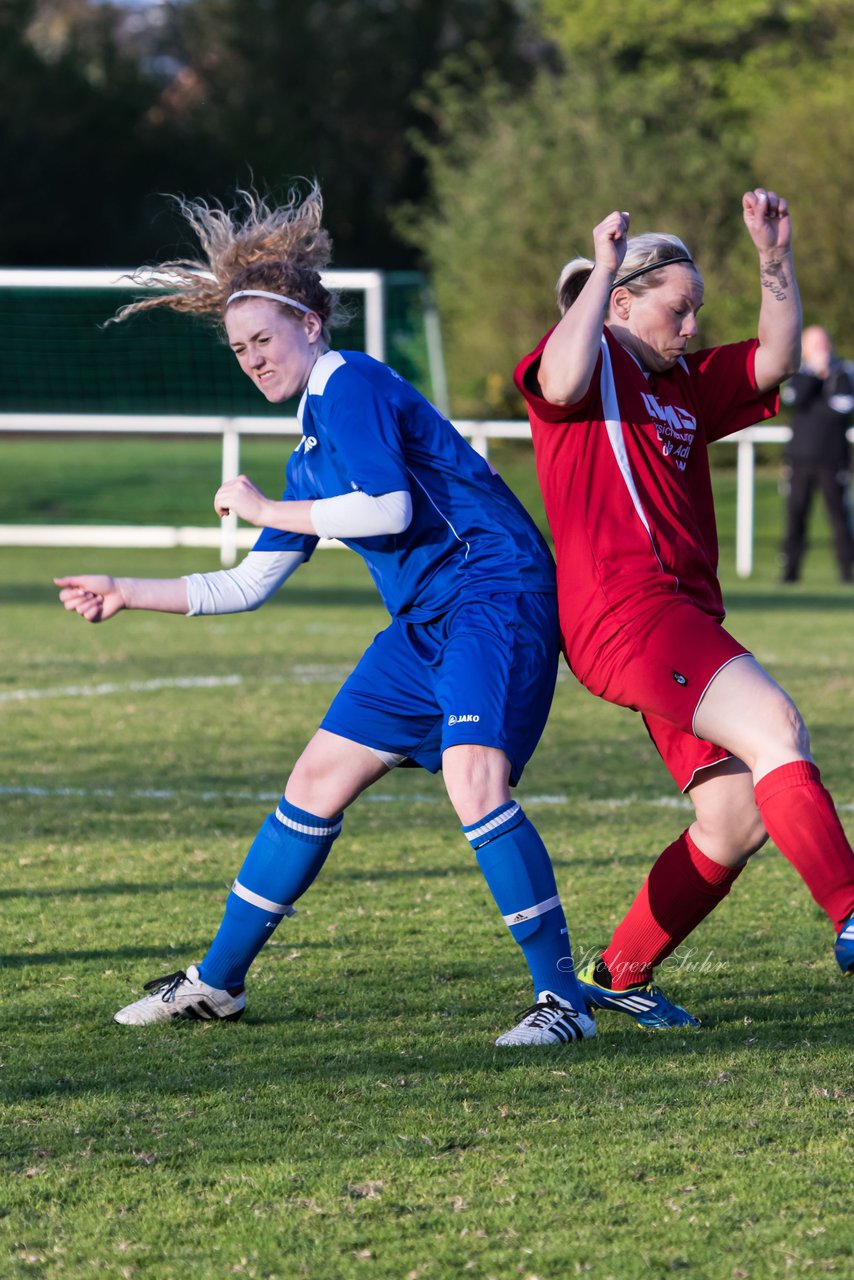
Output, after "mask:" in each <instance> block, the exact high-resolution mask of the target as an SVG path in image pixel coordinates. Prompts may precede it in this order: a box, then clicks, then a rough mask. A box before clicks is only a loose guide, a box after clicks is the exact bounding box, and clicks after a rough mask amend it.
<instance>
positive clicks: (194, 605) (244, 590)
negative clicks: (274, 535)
mask: <svg viewBox="0 0 854 1280" xmlns="http://www.w3.org/2000/svg"><path fill="white" fill-rule="evenodd" d="M304 560H305V556H304V555H303V553H302V552H301V551H250V552H249V554H248V555H247V556H246V558H245V559H244V560H241V562H240V564H238V565H235V567H234V568H233V569H219V570H217V571H216V572H215V573H188V574H186V575H185V576H184V581H185V582H186V584H187V603H188V605H189V608H188V609H187V617H188V618H193V617H196V616H198V615H200V614H211V613H244V612H247V611H249V610H252V609H257V608H258V607H259V605H262V604H263V603H264V601H265V600H269V598H270V596H271V595H272V594H273V592H274V591H278V589H279V587H280V586H281V585H282V583H283V582H285V581H286V579H287V578H289V577H290V576H291V574H292V573H293V571H294V570H295V569H296V568H298V567H299V566H300V565H301V564H302V562H303V561H304Z"/></svg>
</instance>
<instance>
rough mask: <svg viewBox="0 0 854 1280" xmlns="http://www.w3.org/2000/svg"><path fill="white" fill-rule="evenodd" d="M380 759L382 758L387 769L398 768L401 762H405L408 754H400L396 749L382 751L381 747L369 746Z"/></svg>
mask: <svg viewBox="0 0 854 1280" xmlns="http://www.w3.org/2000/svg"><path fill="white" fill-rule="evenodd" d="M368 750H369V751H371V752H373V754H374V755H375V756H376V757H377V759H378V760H381V761H382V762H383V764H384V765H385V766H386V768H387V769H396V768H397V766H398V765H399V764H403V762H404V760H405V759H406V756H402V755H398V753H397V752H396V751H381V750H380V748H379V747H368Z"/></svg>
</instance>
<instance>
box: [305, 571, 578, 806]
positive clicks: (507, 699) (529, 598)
mask: <svg viewBox="0 0 854 1280" xmlns="http://www.w3.org/2000/svg"><path fill="white" fill-rule="evenodd" d="M558 652H559V631H558V620H557V601H556V599H555V597H554V596H553V595H548V594H545V593H530V594H529V593H525V594H514V593H501V594H496V595H494V596H491V597H489V598H488V599H483V600H466V601H464V602H462V603H461V604H459V605H458V606H457V607H456V608H455V609H453V610H451V611H450V612H448V613H445V614H443V615H442V616H441V617H440V618H434V619H433V620H432V621H430V622H406V621H405V620H403V619H401V618H395V619H394V620H393V621H392V623H391V624H390V626H388V627H387V628H386V629H385V631H381V632H380V634H379V635H378V636H377V637H376V639H375V640H374V641H373V643H372V644H371V646H370V648H369V649H368V650H367V651H366V653H365V654H364V656H363V657H362V658H361V660H360V661H359V664H358V666H357V667H356V669H355V671H354V672H353V674H352V675H351V676H350V677H349V679H348V680H346V681H345V683H344V685H343V686H342V687H341V689H340V690H339V692H338V694H337V695H336V697H335V699H334V701H333V703H332V706H331V707H330V708H329V710H328V711H327V713H326V715H325V716H324V718H323V721H322V723H321V726H320V727H321V728H322V729H326V730H327V731H328V732H329V733H336V734H338V735H339V736H340V737H342V738H349V739H350V740H351V741H353V742H360V743H362V745H363V746H366V747H371V748H373V749H374V750H375V751H382V752H384V753H388V754H391V755H399V756H403V757H405V759H406V760H407V761H411V762H414V763H415V764H417V765H420V766H421V767H422V768H424V769H429V771H430V772H431V773H436V772H438V770H439V769H440V768H441V766H442V752H443V751H444V750H445V749H446V748H447V747H453V746H458V745H459V744H461V743H477V744H478V745H480V746H484V747H497V748H498V750H499V751H503V752H504V754H505V755H506V756H507V758H508V760H509V761H510V781H511V783H512V784H514V785H515V784H516V783H517V782H518V781H519V779H520V778H521V776H522V770H523V769H524V767H525V765H526V764H527V762H528V760H529V759H530V757H531V756H532V755H533V752H534V748H535V747H536V745H537V743H538V742H539V740H540V736H541V734H542V732H543V729H544V728H545V724H546V720H547V718H548V714H549V709H550V707H551V703H552V697H553V695H554V687H555V679H556V677H557V663H558Z"/></svg>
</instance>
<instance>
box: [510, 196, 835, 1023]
mask: <svg viewBox="0 0 854 1280" xmlns="http://www.w3.org/2000/svg"><path fill="white" fill-rule="evenodd" d="M742 205H743V212H744V221H745V225H746V227H747V231H748V233H749V235H750V238H751V240H752V241H753V244H754V245H755V247H756V250H757V253H758V256H759V280H760V285H761V305H760V310H759V327H758V336H757V337H756V338H753V339H751V340H749V341H747V342H738V343H732V344H729V345H726V346H721V347H715V348H713V349H710V350H705V351H697V352H694V353H691V354H689V353H688V351H687V346H688V343H689V342H690V341H691V339H692V338H694V337H696V335H697V313H698V311H699V310H700V307H701V306H702V305H703V280H702V276H701V275H700V272H699V270H698V268H697V267H696V265H695V264H694V261H693V259H692V257H691V254H690V253H689V252H688V250H687V249H686V248H685V245H684V244H683V243H682V242H681V241H680V240H678V239H677V238H676V237H675V236H669V235H660V234H649V235H642V236H633V237H629V236H628V228H629V215H628V214H627V213H621V212H618V211H615V212H613V213H611V214H609V215H608V217H607V218H605V219H604V220H603V221H602V222H601V223H600V224H599V225H598V226H597V227H596V228H595V230H594V232H593V242H594V246H595V256H594V259H593V260H590V259H584V258H581V259H574V260H573V261H572V262H570V263H568V264H567V266H566V267H565V268H564V270H563V272H562V273H561V277H560V280H559V282H558V301H559V306H560V310H561V313H562V319H561V320H560V321H559V323H558V324H557V325H556V326H555V327H554V329H552V330H551V332H550V333H548V334H547V335H546V336H545V338H543V340H542V342H540V344H539V345H538V347H537V348H536V350H535V351H533V352H532V353H531V354H530V355H529V356H526V357H525V359H524V360H522V361H521V363H520V364H519V366H518V368H517V370H516V384H517V386H518V388H519V390H520V391H521V392H522V394H523V396H524V397H525V400H526V402H527V405H528V412H529V415H530V419H531V426H532V432H533V439H534V449H535V453H536V459H537V473H538V476H539V481H540V487H541V489H542V492H543V499H544V502H545V507H546V513H547V515H548V519H549V524H550V526H551V530H552V534H553V536H554V540H555V552H556V557H557V572H558V593H559V602H560V618H561V632H562V638H563V647H564V652H565V654H566V658H567V661H568V662H569V665H570V667H571V668H572V670H573V671H574V673H575V674H576V676H577V677H578V679H579V680H580V681H581V682H582V684H584V685H585V686H586V687H587V688H588V689H589V690H590V691H591V692H592V693H595V694H597V695H598V696H599V697H602V698H605V699H606V700H607V701H609V702H614V703H617V704H618V705H619V706H625V707H630V708H632V709H633V710H636V711H640V712H641V713H642V714H643V718H644V722H645V724H646V727H647V730H648V731H649V734H650V737H651V738H652V740H653V742H654V743H655V746H656V747H657V749H658V751H659V752H660V754H661V756H662V758H663V760H664V762H665V764H666V765H667V767H668V769H669V770H670V773H671V774H672V776H673V778H674V779H675V781H676V783H677V785H678V786H679V788H680V790H682V791H684V792H687V794H688V795H689V796H690V799H691V801H692V803H693V806H694V821H693V822H692V823H691V825H690V827H689V828H688V829H687V831H685V832H683V833H682V835H681V836H679V838H678V839H677V840H675V841H674V842H673V844H671V845H670V846H669V847H668V848H667V849H665V850H664V852H663V853H662V854H661V855H660V856H659V857H658V859H657V861H656V862H655V864H654V866H653V868H652V870H651V872H650V874H649V876H648V877H647V880H646V882H645V884H644V885H643V887H642V889H641V891H640V893H639V894H638V896H637V898H636V899H635V901H634V903H633V904H632V906H631V908H630V909H629V912H628V914H627V915H626V917H625V918H624V919H623V921H622V922H621V923H620V924H619V925H618V927H617V929H616V931H615V933H614V936H613V938H612V939H611V942H610V944H609V945H608V947H607V948H606V949H605V951H604V952H603V953H602V956H601V957H600V958H599V959H598V960H594V961H593V962H592V963H591V964H590V965H589V966H588V967H587V968H586V969H585V970H584V972H583V973H582V975H581V978H582V986H583V989H584V992H585V996H586V998H587V999H588V1002H589V1004H590V1005H591V1006H592V1007H593V1008H602V1009H618V1010H622V1011H623V1012H626V1013H628V1014H630V1015H631V1016H632V1017H634V1018H635V1019H636V1020H637V1021H638V1022H640V1023H641V1024H643V1025H645V1026H650V1027H665V1026H684V1025H693V1024H695V1023H696V1021H697V1019H695V1018H694V1017H692V1015H691V1014H689V1013H687V1011H686V1010H684V1009H681V1008H680V1007H679V1006H678V1005H675V1004H672V1003H671V1002H670V1001H669V1000H667V998H666V997H665V996H664V995H663V993H662V992H661V991H659V990H658V988H657V987H655V986H653V985H652V982H651V978H652V973H653V969H654V967H655V966H656V965H657V964H658V963H659V962H660V961H662V960H663V959H664V958H665V957H666V956H668V955H670V954H671V952H672V951H673V950H674V949H675V948H676V947H677V946H678V945H679V943H681V942H682V941H683V940H684V939H685V938H686V937H687V936H688V934H690V933H691V932H692V930H693V929H694V928H696V926H697V925H698V924H699V923H700V921H701V920H703V919H704V918H705V917H706V916H707V915H708V914H709V912H710V911H712V910H713V908H714V907H715V906H717V904H718V903H719V902H720V901H721V900H722V899H723V898H724V897H725V896H726V894H727V893H728V892H729V890H730V888H731V886H732V884H733V881H734V880H735V879H736V877H737V876H738V874H739V872H740V871H741V869H742V868H743V866H744V865H745V863H746V862H747V860H748V858H749V857H750V856H751V854H752V853H755V852H756V850H757V849H759V848H760V847H761V846H762V844H764V842H765V840H766V839H767V837H768V835H770V836H771V837H772V839H773V840H774V842H775V844H776V845H777V847H778V848H779V849H780V851H781V852H782V853H783V854H784V855H785V857H786V858H787V859H788V860H789V861H790V862H791V863H792V865H793V866H794V867H795V869H796V870H797V871H798V873H799V874H800V876H801V877H802V879H803V880H804V881H805V883H806V884H807V887H808V888H809V890H810V892H811V893H812V895H813V897H814V898H815V900H816V902H818V904H819V905H820V906H821V907H822V908H823V910H824V911H825V912H826V913H827V915H828V916H829V918H830V920H831V922H832V924H833V927H834V929H835V931H836V934H837V940H836V949H835V953H836V959H837V961H838V963H839V966H840V968H841V969H842V970H843V972H851V971H854V918H852V913H854V853H852V850H851V846H850V844H849V843H848V840H847V839H846V836H845V833H844V831H843V829H842V826H841V824H840V822H839V818H838V817H837V814H836V810H835V809H834V806H833V802H832V800H831V798H830V796H829V794H828V792H827V791H826V790H825V788H824V787H823V786H822V784H821V780H820V776H819V771H818V769H817V768H816V766H815V764H814V763H813V761H812V758H811V756H810V746H809V735H808V733H807V730H806V727H805V725H804V723H803V720H802V719H801V716H800V714H799V712H798V709H797V707H796V706H795V705H794V703H793V702H792V700H791V698H790V697H789V696H788V694H787V693H786V692H785V691H784V690H783V689H781V688H780V686H779V685H778V684H776V683H775V681H774V680H773V679H772V678H771V677H770V676H769V675H768V673H767V672H766V671H765V670H764V669H763V668H762V667H761V666H760V665H759V663H758V662H757V661H756V659H755V658H754V657H752V655H751V654H750V653H748V652H747V650H746V649H745V648H744V646H743V645H741V644H739V643H738V641H737V640H735V639H734V638H733V637H732V636H731V635H730V634H729V633H728V632H727V631H726V630H725V629H724V627H723V625H722V622H723V617H724V607H723V600H722V597H721V590H720V585H719V583H718V579H717V554H718V551H717V534H716V530H715V516H714V507H713V501H712V488H711V481H710V476H709V462H708V444H709V442H710V441H712V440H717V439H720V438H721V437H722V436H725V435H728V434H730V433H731V432H734V431H738V430H739V429H740V428H742V427H746V426H749V425H751V424H753V423H755V422H758V421H761V420H762V419H765V418H769V417H773V415H774V414H775V413H776V412H777V409H778V404H779V401H778V395H777V389H778V387H779V384H780V382H781V381H783V380H784V379H785V378H788V377H789V376H790V375H791V374H792V373H793V372H794V371H795V370H796V369H797V367H798V363H799V359H800V334H801V309H800V300H799V297H798V290H797V284H796V282H795V276H794V269H793V265H792V256H791V224H790V219H789V210H788V205H787V203H786V201H785V200H784V199H782V198H781V197H779V196H777V195H776V194H775V193H774V192H773V191H765V190H762V189H757V190H755V191H748V192H747V193H746V194H745V195H744V197H743V201H742Z"/></svg>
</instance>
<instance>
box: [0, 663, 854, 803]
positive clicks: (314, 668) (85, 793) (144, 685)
mask: <svg viewBox="0 0 854 1280" xmlns="http://www.w3.org/2000/svg"><path fill="white" fill-rule="evenodd" d="M349 671H350V668H349V667H347V666H338V665H333V664H323V663H310V664H304V665H300V666H295V667H293V668H292V669H291V670H290V671H289V672H287V673H283V674H281V675H278V676H270V677H267V679H266V683H268V684H288V683H290V684H327V683H330V682H335V681H338V680H343V679H345V678H346V676H347V675H348V674H349ZM243 683H244V678H243V676H241V675H225V676H176V677H174V678H166V679H161V680H128V681H125V682H118V681H108V682H105V683H104V684H92V685H60V686H56V687H53V688H45V689H9V690H4V691H2V692H0V704H2V703H10V702H28V701H33V700H39V699H44V698H97V697H104V696H108V695H109V694H115V693H155V692H158V691H159V690H162V689H221V688H224V687H233V686H235V685H241V684H243ZM179 795H194V796H196V797H197V798H198V799H199V800H205V801H210V800H222V799H223V798H227V799H228V800H232V801H235V800H246V801H251V802H256V801H259V802H260V801H269V800H270V794H269V793H268V792H254V791H233V792H225V793H224V792H222V791H201V792H196V791H193V790H192V789H187V790H184V791H174V790H159V789H152V788H136V789H134V790H130V791H128V790H125V789H124V788H122V789H118V790H117V789H115V788H111V787H36V786H21V787H0V796H33V797H41V798H44V799H51V798H62V797H69V796H72V797H76V798H78V799H94V798H99V799H105V800H112V799H122V798H124V799H134V800H175V799H177V798H178V796H179ZM364 799H366V800H368V801H370V802H372V803H374V804H401V803H403V804H410V803H415V804H444V803H445V800H444V798H443V797H441V796H434V795H429V794H418V793H416V794H407V793H402V794H400V795H393V794H386V793H377V794H371V793H368V794H367V795H366V796H365V797H364ZM524 803H525V804H526V805H535V804H536V805H573V804H575V805H582V806H583V807H584V808H585V809H587V810H590V809H593V810H601V811H603V812H606V813H608V812H612V811H613V810H615V809H627V808H631V807H639V806H647V807H652V808H656V809H690V808H691V802H690V801H689V800H688V799H687V798H686V797H685V796H680V795H669V796H621V797H617V796H612V797H605V798H603V799H600V800H591V799H587V798H586V797H583V796H575V797H572V798H570V797H569V796H566V795H539V796H526V797H524ZM836 807H837V809H841V810H843V811H846V812H849V811H852V810H854V804H837V806H836Z"/></svg>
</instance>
